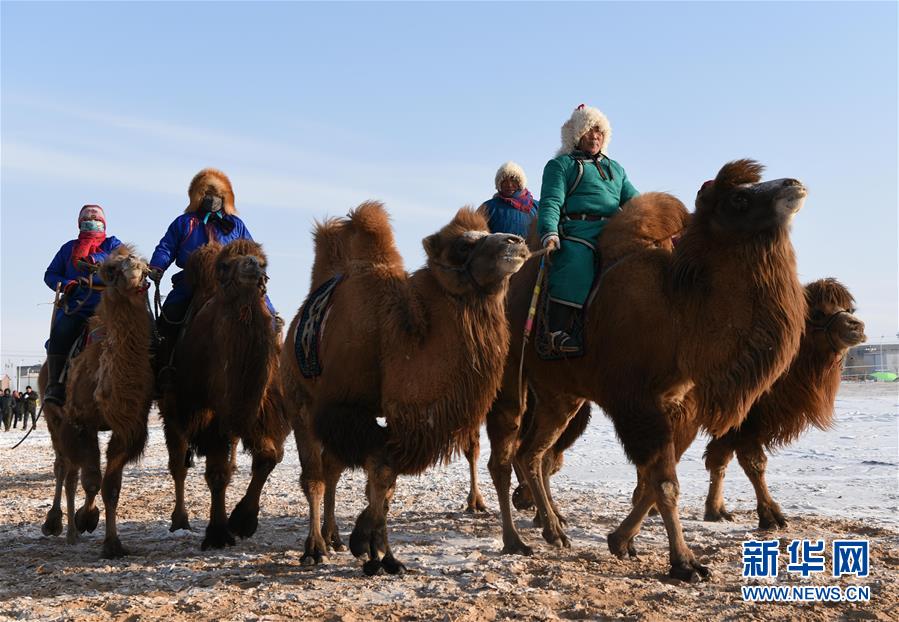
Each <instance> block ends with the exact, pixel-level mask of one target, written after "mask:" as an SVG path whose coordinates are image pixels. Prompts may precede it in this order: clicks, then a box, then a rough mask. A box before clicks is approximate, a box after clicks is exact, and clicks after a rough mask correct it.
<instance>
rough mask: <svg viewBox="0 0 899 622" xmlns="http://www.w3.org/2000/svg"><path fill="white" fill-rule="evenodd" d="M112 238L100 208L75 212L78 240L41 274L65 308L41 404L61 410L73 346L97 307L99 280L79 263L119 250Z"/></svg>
mask: <svg viewBox="0 0 899 622" xmlns="http://www.w3.org/2000/svg"><path fill="white" fill-rule="evenodd" d="M121 244H122V243H121V242H119V240H118V239H117V238H116V237H115V236H111V235H110V236H107V235H106V214H105V213H104V212H103V208H102V207H100V206H99V205H85V206H84V207H82V208H81V211H80V212H78V237H77V238H76V239H74V240H70V241H68V242H66V243H65V244H63V245H62V248H60V249H59V251H58V252H57V253H56V256H55V257H54V258H53V261H51V262H50V265H49V266H47V271H46V272H44V283H46V284H47V287H49V288H50V289H52V290H54V291H55V290H56V288H57V286H61V287H62V288H63V291H64V293H65V294H66V295H65V304H64V305H63V306H61V307H60V308H58V309H57V310H56V315H55V318H54V320H53V327H52V328H51V329H50V339H48V340H47V371H48V372H49V377H48V386H47V391H46V392H45V394H44V401H46V402H49V403H51V404H56V405H57V406H62V405H63V404H64V403H65V401H66V388H65V385H64V384H63V383H61V382H60V376H61V375H62V370H63V368H64V367H65V363H66V358H67V357H68V354H69V351H70V350H71V349H72V344H74V343H75V340H76V339H78V337H79V335H81V332H82V330H83V329H84V324H85V322H87V319H88V318H89V317H90V316H91V315H93V313H94V309H95V308H96V307H97V305H98V304H99V303H100V292H99V290H98V289H94V288H95V287H96V286H99V285H102V284H103V282H102V281H101V280H100V277H99V276H97V275H96V274H94V273H92V272H90V271H89V270H88V269H87V268H86V267H85V266H84V265H82V263H81V262H85V263H89V264H90V263H100V262H102V261H103V260H104V259H106V257H107V256H108V255H109V253H111V252H112V251H113V250H114V249H115V248H117V247H119V246H121Z"/></svg>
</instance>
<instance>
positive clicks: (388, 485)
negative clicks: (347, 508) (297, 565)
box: [350, 462, 406, 576]
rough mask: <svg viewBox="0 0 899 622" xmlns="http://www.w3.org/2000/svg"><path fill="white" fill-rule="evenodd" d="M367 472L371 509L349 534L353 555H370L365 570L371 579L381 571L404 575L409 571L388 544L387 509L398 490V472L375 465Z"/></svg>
mask: <svg viewBox="0 0 899 622" xmlns="http://www.w3.org/2000/svg"><path fill="white" fill-rule="evenodd" d="M365 470H366V472H367V473H368V485H367V491H368V507H366V508H365V509H364V510H362V513H361V514H360V515H359V518H357V519H356V525H355V527H353V533H351V534H350V551H352V553H353V555H355V556H356V557H362V556H363V555H368V560H367V561H366V562H365V563H364V564H363V566H362V570H363V571H364V572H365V574H367V575H368V576H373V575H375V574H377V573H378V572H379V571H380V570H381V568H383V569H384V570H385V572H387V573H388V574H402V573H404V572H405V571H406V567H405V566H404V565H403V564H402V562H400V561H399V560H397V559H396V558H395V557H394V556H393V552H392V551H391V550H390V543H389V542H388V540H387V509H388V507H389V505H390V499H391V498H392V497H393V492H394V489H395V486H396V472H395V471H394V470H393V469H391V468H390V467H388V466H386V465H379V464H372V462H370V463H369V464H368V465H367V466H366V469H365Z"/></svg>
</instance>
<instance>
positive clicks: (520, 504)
mask: <svg viewBox="0 0 899 622" xmlns="http://www.w3.org/2000/svg"><path fill="white" fill-rule="evenodd" d="M512 468H513V469H514V470H515V479H517V480H518V486H516V487H515V490H514V491H513V492H512V505H514V506H515V509H516V510H530V509H531V508H532V507H534V497H533V496H531V490H530V489H529V488H528V485H527V483H525V481H524V473H522V471H521V467H520V466H518V463H517V462H516V461H515V460H513V461H512Z"/></svg>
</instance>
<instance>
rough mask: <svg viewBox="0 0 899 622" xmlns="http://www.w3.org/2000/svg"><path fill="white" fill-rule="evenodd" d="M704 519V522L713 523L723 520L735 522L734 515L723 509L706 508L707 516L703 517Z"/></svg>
mask: <svg viewBox="0 0 899 622" xmlns="http://www.w3.org/2000/svg"><path fill="white" fill-rule="evenodd" d="M702 518H703V520H705V521H708V522H711V523H717V522H720V521H723V520H727V521H731V522H733V520H734V515H733V514H731V513H730V512H728V511H727V510H725V509H724V508H723V507H720V508H716V509H712V508H706V511H705V516H703V517H702Z"/></svg>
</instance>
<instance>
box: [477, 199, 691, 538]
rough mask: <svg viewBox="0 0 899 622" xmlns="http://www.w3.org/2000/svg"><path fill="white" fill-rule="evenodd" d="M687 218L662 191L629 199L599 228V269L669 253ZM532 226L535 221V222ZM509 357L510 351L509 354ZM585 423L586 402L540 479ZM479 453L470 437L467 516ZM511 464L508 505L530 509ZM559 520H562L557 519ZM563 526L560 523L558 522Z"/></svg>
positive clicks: (526, 420)
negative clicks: (651, 252)
mask: <svg viewBox="0 0 899 622" xmlns="http://www.w3.org/2000/svg"><path fill="white" fill-rule="evenodd" d="M689 220H690V213H689V212H688V211H687V208H686V207H684V204H683V203H681V202H680V201H678V200H677V199H676V198H674V197H673V196H671V195H670V194H666V193H664V192H647V193H646V194H642V195H640V196H638V197H634V198H633V199H631V200H630V201H628V202H627V203H625V204H624V205H623V206H622V208H621V211H620V212H619V213H618V214H616V215H615V217H614V218H612V219H611V220H610V221H609V223H608V224H607V225H606V227H605V229H603V232H602V235H601V236H600V238H599V250H600V256H601V257H602V266H603V268H604V269H608V268H609V267H611V266H613V265H614V264H616V263H618V262H619V261H620V260H622V259H624V258H625V257H627V256H628V255H630V254H631V253H635V252H637V251H641V250H646V249H651V248H655V249H661V250H664V251H668V252H672V251H674V244H675V243H676V241H677V240H678V239H679V238H680V235H681V233H682V232H683V230H684V228H685V227H686V226H687V223H688V222H689ZM535 225H536V223H535ZM529 243H530V244H531V245H532V247H533V246H534V245H536V244H538V243H539V242H538V240H537V236H536V226H534V227H532V230H531V234H530V236H529ZM513 354H514V353H513ZM532 414H533V410H532V408H528V409H527V410H525V412H524V417H523V419H522V424H521V428H522V429H523V430H526V429H527V427H528V425H530V421H531V417H530V416H529V415H532ZM589 422H590V403H589V402H585V403H584V404H583V406H581V408H580V409H578V411H577V413H576V415H575V416H574V417H573V418H572V420H571V422H570V423H569V424H568V426H567V427H566V429H565V432H563V433H562V435H561V436H560V437H559V440H558V441H556V443H555V444H554V445H553V448H552V450H551V451H549V452H547V455H546V458H545V465H544V471H545V475H546V476H547V477H549V476H550V475H552V474H554V473H557V472H558V471H559V469H561V468H562V460H563V457H562V456H563V453H564V451H565V450H566V449H568V448H569V447H571V445H572V443H574V441H576V440H577V439H578V438H579V437H580V436H581V434H583V432H584V430H585V429H586V428H587V424H588V423H589ZM479 454H480V447H479V438H478V436H477V435H475V436H473V437H472V439H471V441H469V445H468V446H467V447H466V448H465V457H466V458H467V459H468V466H469V472H470V481H471V487H470V492H469V493H468V500H467V507H466V512H478V511H485V510H486V506H485V505H484V501H483V497H482V496H481V493H480V490H479V489H478V480H477V467H476V465H477V460H478V456H479ZM514 466H515V471H516V473H515V474H516V476H517V477H518V487H517V488H516V489H515V492H514V493H513V494H512V503H513V505H514V506H515V507H516V508H517V509H519V510H525V509H529V508H531V507H533V498H532V497H531V493H530V490H529V489H528V487H527V484H526V483H525V481H524V476H523V474H522V473H521V471H520V469H519V468H518V465H517V464H516V465H514ZM560 518H561V517H560ZM563 522H564V521H563ZM534 523H535V525H539V524H540V517H539V515H538V516H537V517H536V518H535V519H534Z"/></svg>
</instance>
